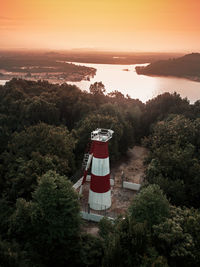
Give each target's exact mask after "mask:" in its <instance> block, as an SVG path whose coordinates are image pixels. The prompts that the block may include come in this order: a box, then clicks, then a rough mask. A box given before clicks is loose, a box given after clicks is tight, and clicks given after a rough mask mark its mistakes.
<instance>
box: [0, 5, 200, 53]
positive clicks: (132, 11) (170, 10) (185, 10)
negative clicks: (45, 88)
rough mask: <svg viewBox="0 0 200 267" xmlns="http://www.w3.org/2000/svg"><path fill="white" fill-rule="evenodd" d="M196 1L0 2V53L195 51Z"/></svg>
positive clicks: (198, 31)
mask: <svg viewBox="0 0 200 267" xmlns="http://www.w3.org/2000/svg"><path fill="white" fill-rule="evenodd" d="M199 14H200V0H0V49H21V48H22V49H23V48H26V49H51V50H52V49H62V50H64V49H74V48H89V49H102V50H118V51H147V52H150V51H152V52H155V51H158V52H164V51H165V52H167V51H170V52H172V51H173V52H183V51H184V52H200V15H199Z"/></svg>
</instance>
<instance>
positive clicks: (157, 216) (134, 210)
mask: <svg viewBox="0 0 200 267" xmlns="http://www.w3.org/2000/svg"><path fill="white" fill-rule="evenodd" d="M129 212H130V216H131V217H132V218H133V219H134V220H135V221H137V222H140V223H147V225H148V227H149V228H150V229H151V228H152V226H153V225H156V224H159V223H160V222H162V221H163V220H164V219H165V218H166V217H168V215H169V202H168V200H167V199H166V197H165V196H164V195H163V192H162V191H161V190H160V188H159V186H157V185H150V186H148V187H146V188H143V189H142V190H141V192H140V193H139V194H138V195H137V196H136V197H135V199H134V200H133V203H132V204H131V206H130V208H129Z"/></svg>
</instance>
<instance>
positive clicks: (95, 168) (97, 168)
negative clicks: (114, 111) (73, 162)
mask: <svg viewBox="0 0 200 267" xmlns="http://www.w3.org/2000/svg"><path fill="white" fill-rule="evenodd" d="M113 133H114V131H112V130H110V129H99V128H97V129H96V130H95V131H93V132H92V133H91V140H92V147H93V148H92V168H91V182H90V191H89V205H90V208H91V209H94V210H105V209H108V208H110V206H111V190H110V164H109V154H108V141H109V140H110V139H111V138H112V135H113Z"/></svg>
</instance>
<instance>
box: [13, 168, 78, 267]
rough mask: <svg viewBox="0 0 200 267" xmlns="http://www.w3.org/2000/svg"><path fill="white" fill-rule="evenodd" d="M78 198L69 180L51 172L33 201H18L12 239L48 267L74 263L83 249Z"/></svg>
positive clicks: (44, 179) (46, 175)
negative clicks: (80, 241) (80, 236)
mask: <svg viewBox="0 0 200 267" xmlns="http://www.w3.org/2000/svg"><path fill="white" fill-rule="evenodd" d="M79 216H80V215H79V204H78V196H77V194H76V193H75V192H74V190H73V189H72V187H71V183H70V182H69V181H67V180H66V177H62V176H59V175H58V174H56V173H55V172H52V171H49V172H47V173H46V174H45V175H43V176H42V177H41V179H40V181H39V184H38V187H37V188H36V190H35V191H34V193H33V200H32V201H29V202H27V201H26V200H24V199H18V201H17V204H16V211H15V212H14V214H13V215H12V218H11V223H10V236H11V237H13V238H15V240H16V241H17V242H19V243H21V245H22V248H23V249H26V250H28V251H29V252H31V255H32V257H33V259H32V260H33V261H34V260H36V261H37V260H39V261H40V262H43V263H44V264H45V265H46V264H47V265H48V266H53V265H54V264H58V266H62V265H63V264H64V263H65V264H67V263H69V262H71V261H73V260H74V259H73V257H74V256H73V255H75V253H76V252H77V250H78V249H79V235H80V217H79Z"/></svg>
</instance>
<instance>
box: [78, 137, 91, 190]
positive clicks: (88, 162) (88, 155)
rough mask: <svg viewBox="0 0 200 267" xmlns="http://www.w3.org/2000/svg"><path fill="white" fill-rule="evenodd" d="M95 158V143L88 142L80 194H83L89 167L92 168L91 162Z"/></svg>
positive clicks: (83, 163)
mask: <svg viewBox="0 0 200 267" xmlns="http://www.w3.org/2000/svg"><path fill="white" fill-rule="evenodd" d="M92 158H93V143H91V142H90V143H88V145H87V147H86V150H85V154H84V156H83V162H82V170H83V180H82V183H81V187H80V190H79V194H82V190H83V185H84V183H85V181H86V178H87V173H88V169H89V168H90V165H91V162H92Z"/></svg>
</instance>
